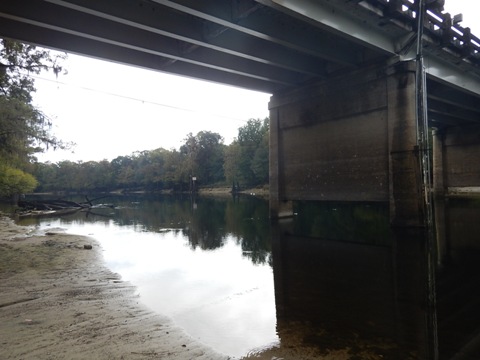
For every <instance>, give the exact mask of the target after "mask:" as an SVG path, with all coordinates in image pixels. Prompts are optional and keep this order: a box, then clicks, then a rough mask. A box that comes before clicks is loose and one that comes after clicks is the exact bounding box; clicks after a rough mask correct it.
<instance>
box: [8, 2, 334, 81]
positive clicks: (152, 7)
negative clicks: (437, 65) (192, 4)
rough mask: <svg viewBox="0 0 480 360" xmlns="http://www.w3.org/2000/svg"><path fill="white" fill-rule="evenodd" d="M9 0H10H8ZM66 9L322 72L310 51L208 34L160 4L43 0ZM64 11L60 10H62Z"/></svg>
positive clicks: (302, 70) (230, 34) (239, 34)
mask: <svg viewBox="0 0 480 360" xmlns="http://www.w3.org/2000/svg"><path fill="white" fill-rule="evenodd" d="M10 1H11V0H10ZM46 1H48V2H50V3H52V4H55V5H58V6H62V7H64V8H67V9H72V10H75V11H78V12H79V13H81V12H84V13H87V14H91V15H94V16H96V17H99V18H104V19H108V20H110V21H114V22H118V23H122V24H125V25H128V26H131V27H138V28H141V29H143V30H146V31H150V32H155V33H158V34H161V35H164V36H168V37H172V38H174V39H177V40H181V41H184V42H188V43H191V44H194V45H198V46H201V47H206V48H211V49H214V50H217V51H221V52H226V53H228V54H231V55H234V56H238V57H243V58H246V59H249V60H253V61H256V62H259V63H264V64H267V65H270V66H276V67H279V68H282V69H286V70H289V71H294V72H297V73H299V74H304V75H307V76H321V77H323V76H325V70H324V69H325V62H323V61H322V60H321V59H319V58H315V57H313V56H311V55H306V54H301V53H298V52H297V53H296V52H291V51H289V50H287V49H285V48H284V47H282V46H280V45H278V44H275V43H272V42H271V41H267V40H265V39H259V38H256V37H253V36H251V35H247V34H245V33H242V32H238V31H236V30H230V31H228V32H225V33H222V36H216V37H215V36H208V34H207V33H206V29H208V25H209V24H208V22H205V21H201V20H200V19H196V18H193V17H192V16H191V15H189V14H185V13H181V12H178V11H173V10H172V9H171V8H168V7H164V6H162V5H160V4H155V3H151V4H148V3H146V2H143V1H131V0H116V1H115V6H112V3H111V1H109V0H96V1H93V2H92V1H90V0H46ZM61 11H63V10H61Z"/></svg>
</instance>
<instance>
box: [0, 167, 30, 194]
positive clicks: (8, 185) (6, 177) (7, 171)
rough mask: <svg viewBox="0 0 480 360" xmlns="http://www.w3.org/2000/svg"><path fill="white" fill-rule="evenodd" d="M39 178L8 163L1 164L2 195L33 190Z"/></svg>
mask: <svg viewBox="0 0 480 360" xmlns="http://www.w3.org/2000/svg"><path fill="white" fill-rule="evenodd" d="M36 186H37V180H35V178H34V177H33V176H32V175H30V174H27V173H26V172H24V171H22V170H19V169H15V168H12V167H9V166H6V165H3V166H0V196H11V195H14V194H23V193H26V192H30V191H33V190H34V189H35V187H36Z"/></svg>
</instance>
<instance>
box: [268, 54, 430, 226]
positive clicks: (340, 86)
mask: <svg viewBox="0 0 480 360" xmlns="http://www.w3.org/2000/svg"><path fill="white" fill-rule="evenodd" d="M415 99H416V98H415V63H414V62H404V63H397V64H394V65H386V64H382V65H375V66H370V67H367V68H362V69H356V70H353V71H351V72H348V73H342V74H339V75H337V76H334V77H330V78H328V79H326V80H323V81H320V82H315V83H312V84H308V85H305V86H303V87H301V88H295V89H291V90H287V91H283V92H281V93H275V94H274V95H273V96H272V98H271V101H270V103H269V108H270V212H271V216H272V217H283V216H288V215H292V203H293V202H295V201H366V202H368V201H384V202H386V201H388V202H389V204H390V220H391V224H392V225H396V226H397V225H398V226H421V225H423V211H422V208H423V200H422V196H421V181H420V180H421V174H420V165H419V159H418V152H417V140H416V101H415Z"/></svg>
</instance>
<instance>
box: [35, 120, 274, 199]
mask: <svg viewBox="0 0 480 360" xmlns="http://www.w3.org/2000/svg"><path fill="white" fill-rule="evenodd" d="M247 128H248V129H247ZM240 130H242V131H243V132H241V134H242V136H241V137H242V142H241V143H240V141H239V140H235V141H234V142H233V143H232V144H231V145H228V146H226V145H224V144H223V138H222V137H221V136H220V135H219V134H217V133H213V132H210V131H200V132H199V133H198V134H197V135H193V134H191V133H190V134H188V135H187V137H186V138H185V143H184V144H183V145H182V146H181V147H180V150H179V151H177V150H165V149H162V148H159V149H155V150H150V151H141V152H135V153H133V154H131V155H130V156H118V157H117V158H115V159H113V160H112V161H110V162H108V161H106V160H103V161H100V162H95V161H89V162H86V163H84V162H77V163H75V162H71V161H61V162H59V163H57V164H51V163H46V164H37V166H36V169H35V175H36V176H37V178H38V179H39V182H40V186H39V188H38V189H39V190H42V191H55V190H58V191H61V190H63V191H84V192H95V191H112V190H117V189H124V190H127V191H133V190H147V191H161V190H172V189H173V190H176V191H182V190H183V191H185V190H188V189H189V188H190V186H189V185H190V180H191V177H192V176H195V177H196V178H197V184H199V185H200V186H201V185H213V184H219V183H220V184H231V183H232V182H233V181H235V182H238V181H241V182H242V185H249V186H250V185H264V184H266V183H267V182H268V121H267V120H264V121H263V122H262V121H260V120H250V121H249V122H248V123H247V125H246V127H245V128H241V129H239V131H240ZM244 130H248V131H244ZM247 135H248V136H247ZM242 156H243V158H242ZM245 159H246V160H245ZM242 161H243V163H244V164H246V165H245V166H246V169H247V170H246V171H247V173H244V171H245V170H244V169H242V166H241V165H242V164H243V163H242ZM246 179H249V180H248V182H247V180H246ZM225 180H227V182H225Z"/></svg>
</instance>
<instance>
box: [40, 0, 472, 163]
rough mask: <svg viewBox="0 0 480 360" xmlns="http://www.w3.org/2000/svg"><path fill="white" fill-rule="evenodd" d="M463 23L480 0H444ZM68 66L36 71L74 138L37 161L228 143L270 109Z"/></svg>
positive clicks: (153, 80) (106, 68) (58, 127)
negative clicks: (204, 140) (201, 136)
mask: <svg viewBox="0 0 480 360" xmlns="http://www.w3.org/2000/svg"><path fill="white" fill-rule="evenodd" d="M445 11H446V12H449V13H450V14H452V15H455V14H458V13H462V14H463V22H462V24H461V25H462V26H464V27H470V28H471V29H472V33H473V34H474V35H476V36H479V34H480V26H479V25H480V22H479V14H480V0H446V4H445ZM63 65H64V67H65V68H66V69H67V71H68V73H67V74H62V75H60V76H59V77H58V78H56V77H55V76H53V75H51V74H42V75H41V76H40V77H37V78H36V79H35V83H36V88H37V92H36V93H35V94H34V101H35V104H36V106H37V107H38V108H39V109H40V110H42V111H43V112H44V113H45V114H46V115H47V116H48V117H50V118H51V119H52V122H53V124H54V126H53V128H52V133H53V134H54V135H55V136H56V137H57V138H59V139H62V140H64V141H71V142H74V143H76V146H75V147H74V148H73V151H72V150H69V151H62V150H56V151H53V150H48V151H47V152H45V153H43V154H38V156H37V158H38V160H39V161H42V162H46V161H50V162H58V161H62V160H70V161H84V162H85V161H90V160H94V161H100V160H103V159H106V160H112V159H114V158H115V157H117V156H123V155H131V154H132V153H133V152H135V151H143V150H153V149H157V148H160V147H161V148H164V149H167V150H170V149H173V148H175V149H179V148H180V146H181V145H182V144H183V143H184V139H185V138H186V137H187V135H188V134H189V133H192V134H193V135H196V134H197V133H198V132H199V131H212V132H216V133H219V134H220V135H221V136H222V137H223V138H224V143H225V144H230V143H231V142H232V141H233V139H234V138H235V137H236V136H237V134H238V128H240V127H242V126H244V125H245V124H246V122H247V121H248V120H249V119H251V118H255V119H257V118H260V119H264V118H265V117H267V116H268V115H269V114H268V101H269V99H270V94H265V93H260V92H254V91H249V90H244V89H240V88H236V87H232V86H225V85H220V84H215V83H211V82H205V81H200V80H195V79H191V78H185V77H179V76H174V75H169V74H165V73H161V72H154V71H150V70H145V69H141V68H137V67H132V66H126V65H121V64H117V63H111V62H106V61H102V60H97V59H93V58H88V57H83V56H79V55H74V54H69V55H68V58H67V60H66V61H65V62H64V63H63Z"/></svg>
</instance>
